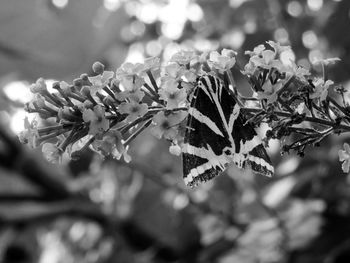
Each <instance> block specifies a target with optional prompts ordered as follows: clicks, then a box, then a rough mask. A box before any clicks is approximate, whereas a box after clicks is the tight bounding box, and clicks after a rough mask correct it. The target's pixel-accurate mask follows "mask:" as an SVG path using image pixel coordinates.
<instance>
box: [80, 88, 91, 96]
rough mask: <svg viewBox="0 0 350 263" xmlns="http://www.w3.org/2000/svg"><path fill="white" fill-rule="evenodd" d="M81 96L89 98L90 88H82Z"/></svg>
mask: <svg viewBox="0 0 350 263" xmlns="http://www.w3.org/2000/svg"><path fill="white" fill-rule="evenodd" d="M80 92H81V94H83V96H85V97H88V96H91V92H90V87H89V86H84V87H82V89H81V90H80Z"/></svg>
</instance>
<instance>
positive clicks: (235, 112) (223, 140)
mask: <svg viewBox="0 0 350 263" xmlns="http://www.w3.org/2000/svg"><path fill="white" fill-rule="evenodd" d="M182 151H183V172H184V180H185V183H186V184H187V185H189V186H195V185H197V184H198V183H200V182H204V181H207V180H209V179H211V178H213V177H215V176H217V175H219V174H220V173H221V172H222V171H224V170H225V168H226V166H227V165H228V164H229V163H231V162H233V163H235V164H236V165H237V166H238V167H239V168H245V167H247V166H249V167H251V168H252V170H253V171H254V172H257V173H261V174H264V175H267V176H271V175H272V174H273V166H272V165H271V161H270V159H269V157H268V155H267V153H266V150H265V148H264V146H263V145H262V143H261V140H260V138H259V136H258V135H257V134H256V132H255V130H254V128H253V126H252V125H251V124H249V123H248V124H246V121H245V118H244V116H243V115H242V114H241V113H240V108H239V107H238V105H236V103H235V100H234V99H233V98H232V96H231V95H230V93H229V91H228V90H226V89H225V88H224V87H223V86H222V84H221V83H220V80H219V79H218V78H216V77H214V76H211V75H205V76H203V77H201V78H200V80H199V81H198V85H197V87H196V88H195V92H194V96H193V98H192V101H191V105H190V108H189V117H188V120H187V129H186V132H185V139H184V145H183V149H182Z"/></svg>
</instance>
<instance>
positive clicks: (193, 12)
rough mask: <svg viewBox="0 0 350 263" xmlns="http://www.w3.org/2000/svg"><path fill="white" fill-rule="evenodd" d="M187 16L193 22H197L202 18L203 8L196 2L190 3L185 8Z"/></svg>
mask: <svg viewBox="0 0 350 263" xmlns="http://www.w3.org/2000/svg"><path fill="white" fill-rule="evenodd" d="M187 17H188V19H189V20H191V21H193V22H198V21H200V20H202V18H203V10H202V8H201V7H200V6H199V5H197V4H191V5H190V6H189V7H188V9H187Z"/></svg>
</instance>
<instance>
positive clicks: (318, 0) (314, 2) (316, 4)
mask: <svg viewBox="0 0 350 263" xmlns="http://www.w3.org/2000/svg"><path fill="white" fill-rule="evenodd" d="M307 5H308V7H309V8H310V10H312V11H319V10H320V9H321V8H322V6H323V0H307Z"/></svg>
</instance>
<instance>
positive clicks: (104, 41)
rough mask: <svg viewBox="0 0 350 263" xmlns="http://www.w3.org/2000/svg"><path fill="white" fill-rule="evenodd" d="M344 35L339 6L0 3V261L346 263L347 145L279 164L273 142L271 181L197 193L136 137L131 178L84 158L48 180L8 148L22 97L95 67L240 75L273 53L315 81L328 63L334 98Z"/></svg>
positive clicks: (158, 144)
mask: <svg viewBox="0 0 350 263" xmlns="http://www.w3.org/2000/svg"><path fill="white" fill-rule="evenodd" d="M349 29H350V1H345V0H343V1H341V0H307V1H305V0H303V1H301V0H300V1H298V0H293V1H289V0H282V1H277V0H197V1H196V0H129V1H123V0H101V1H96V0H17V1H13V0H1V1H0V259H1V260H0V261H1V262H4V263H10V262H11V263H13V262H18V263H19V262H40V263H59V262H65V263H69V262H91V263H92V262H144V263H146V262H218V263H229V262H252V263H253V262H290V263H292V262H293V263H294V262H296V263H303V262H308V263H310V262H326V263H331V262H337V263H341V262H350V185H349V183H350V180H349V178H348V176H347V175H345V174H343V173H342V172H341V164H340V163H339V162H338V150H339V149H340V148H341V147H342V144H343V142H344V141H346V140H349V138H348V137H346V136H338V137H332V138H328V139H326V140H325V141H324V142H323V143H322V144H321V147H319V148H314V149H309V150H308V151H307V152H306V154H305V157H304V158H300V157H297V156H296V155H294V154H290V155H285V156H280V154H279V150H280V149H279V144H278V142H274V143H272V144H271V147H270V148H269V153H270V155H271V158H272V160H273V163H274V164H275V168H276V176H275V177H274V178H272V179H270V178H262V177H255V176H253V175H251V174H249V173H248V172H242V171H238V170H237V169H235V168H234V167H232V168H229V169H228V170H227V172H226V173H225V174H224V175H223V176H220V177H219V178H216V179H215V180H213V181H211V182H209V183H206V184H204V185H201V186H199V187H198V188H196V189H187V188H186V187H185V186H184V183H183V181H182V169H181V158H179V157H176V156H172V155H170V154H169V152H168V147H169V145H168V144H167V143H166V142H165V141H159V140H157V139H155V138H154V137H153V136H151V135H150V134H149V133H148V132H145V133H143V134H142V135H141V136H139V137H138V138H137V139H136V141H135V142H134V143H133V144H132V145H131V151H130V153H131V155H132V157H133V161H132V162H131V163H130V164H125V163H123V162H119V161H115V160H104V161H102V160H101V158H99V157H96V156H95V155H94V154H93V153H91V152H89V153H86V154H85V155H84V156H83V157H82V159H81V160H79V161H70V162H66V163H64V164H63V165H60V166H52V165H51V164H48V163H47V162H46V161H44V160H43V158H42V153H41V151H40V149H38V150H29V149H26V147H25V146H22V145H19V144H18V143H17V139H16V137H15V134H17V133H18V132H19V131H21V130H23V120H24V117H25V116H26V114H25V112H24V111H23V105H24V103H25V102H27V101H29V100H30V99H31V94H30V92H29V89H28V86H29V84H30V83H32V82H33V81H35V80H36V79H37V78H39V77H43V78H45V79H46V80H47V83H48V85H50V84H52V83H53V81H55V80H65V81H72V80H73V79H74V78H76V77H78V76H79V75H80V74H81V73H84V72H86V73H91V72H90V71H91V65H92V63H93V62H94V61H101V62H103V63H104V64H105V65H106V69H107V70H116V69H117V68H118V67H119V66H120V64H121V63H123V62H125V61H129V62H142V61H143V59H144V58H146V57H150V56H159V57H161V58H162V59H163V60H165V61H166V60H168V59H169V58H170V57H171V56H172V55H173V54H174V53H175V52H177V51H179V50H181V49H195V50H199V51H201V52H205V51H213V50H218V49H221V48H230V49H234V50H235V51H237V52H238V53H239V55H238V61H239V63H240V64H241V65H244V63H246V62H247V58H246V57H245V56H244V51H245V50H252V49H253V48H254V47H255V46H256V45H258V44H262V43H264V42H265V41H267V40H274V41H278V42H280V43H281V44H284V45H290V46H291V47H292V50H293V52H290V53H288V55H287V56H286V57H285V58H283V59H286V60H289V59H291V60H294V61H295V62H296V63H297V64H298V65H302V66H303V67H305V68H308V69H310V70H311V71H312V72H313V74H316V75H317V74H321V72H320V69H319V68H314V67H313V66H312V62H313V61H315V60H317V59H322V58H329V57H339V58H341V59H342V61H341V62H340V63H338V64H337V65H335V66H334V67H332V68H331V69H330V70H329V72H328V73H329V78H330V79H332V80H333V81H334V82H335V83H341V84H343V85H344V87H346V88H347V87H349V86H350V82H349V79H350V74H349V72H350V34H348V31H349ZM237 81H238V83H239V84H238V86H239V88H240V89H241V90H244V88H245V87H247V83H246V82H245V81H244V80H243V79H240V78H239V76H238V74H237ZM29 118H32V117H31V116H29ZM77 193H78V194H77Z"/></svg>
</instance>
